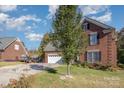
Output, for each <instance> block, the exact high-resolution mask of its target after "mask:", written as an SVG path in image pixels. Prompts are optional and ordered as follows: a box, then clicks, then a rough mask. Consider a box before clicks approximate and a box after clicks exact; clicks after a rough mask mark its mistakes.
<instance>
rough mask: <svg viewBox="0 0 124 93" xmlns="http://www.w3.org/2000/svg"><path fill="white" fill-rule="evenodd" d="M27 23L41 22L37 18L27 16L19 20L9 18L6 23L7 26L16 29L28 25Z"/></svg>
mask: <svg viewBox="0 0 124 93" xmlns="http://www.w3.org/2000/svg"><path fill="white" fill-rule="evenodd" d="M27 21H34V22H39V21H41V20H40V19H39V18H37V17H36V16H31V15H25V16H21V17H19V18H8V19H7V21H6V25H7V26H8V27H11V28H16V27H18V26H23V25H26V22H27Z"/></svg>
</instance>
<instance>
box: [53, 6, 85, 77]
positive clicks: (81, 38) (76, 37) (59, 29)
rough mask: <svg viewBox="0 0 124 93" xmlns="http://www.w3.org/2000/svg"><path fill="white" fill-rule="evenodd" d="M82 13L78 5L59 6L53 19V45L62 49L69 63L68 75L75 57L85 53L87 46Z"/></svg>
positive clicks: (65, 60)
mask: <svg viewBox="0 0 124 93" xmlns="http://www.w3.org/2000/svg"><path fill="white" fill-rule="evenodd" d="M81 18H82V15H81V13H80V12H79V11H78V9H77V6H74V5H63V6H59V9H58V10H57V12H56V14H55V18H54V19H53V23H52V24H53V34H52V37H51V38H52V42H53V45H54V46H55V47H56V48H58V49H60V50H61V51H62V56H63V60H64V62H65V63H67V75H70V67H71V64H72V62H74V59H75V57H77V56H78V55H79V54H80V53H83V52H84V50H85V48H86V46H87V35H86V34H85V32H84V31H82V27H81V26H82V19H81Z"/></svg>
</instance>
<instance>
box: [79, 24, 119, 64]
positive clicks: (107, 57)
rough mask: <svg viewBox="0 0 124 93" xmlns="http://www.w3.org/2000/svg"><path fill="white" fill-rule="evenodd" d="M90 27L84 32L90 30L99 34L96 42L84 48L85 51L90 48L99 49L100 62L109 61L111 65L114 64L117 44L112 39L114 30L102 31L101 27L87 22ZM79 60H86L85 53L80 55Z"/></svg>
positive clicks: (89, 31) (88, 32) (105, 62)
mask: <svg viewBox="0 0 124 93" xmlns="http://www.w3.org/2000/svg"><path fill="white" fill-rule="evenodd" d="M89 25H90V28H89V30H87V31H86V33H87V34H88V36H89V34H90V33H92V32H97V33H98V35H99V38H98V44H96V45H89V46H88V47H87V49H86V51H89V50H90V51H92V50H99V51H100V53H101V58H100V62H101V63H103V64H108V63H109V62H110V63H111V64H113V65H116V63H117V44H116V41H115V39H113V35H114V33H115V30H112V31H110V32H109V33H103V30H104V29H103V28H101V27H99V26H97V25H95V24H92V23H89ZM80 60H81V61H82V62H83V61H87V60H86V53H85V54H83V55H80Z"/></svg>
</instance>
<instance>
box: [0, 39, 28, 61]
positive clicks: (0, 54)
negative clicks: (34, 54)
mask: <svg viewBox="0 0 124 93" xmlns="http://www.w3.org/2000/svg"><path fill="white" fill-rule="evenodd" d="M22 55H28V51H27V49H26V48H25V45H24V43H23V42H22V41H21V40H20V39H19V38H16V37H0V61H17V60H20V57H21V56H22Z"/></svg>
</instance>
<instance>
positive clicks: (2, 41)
mask: <svg viewBox="0 0 124 93" xmlns="http://www.w3.org/2000/svg"><path fill="white" fill-rule="evenodd" d="M16 40H17V38H16V37H1V38H0V50H4V49H5V48H7V47H8V46H9V45H10V44H11V43H13V42H14V41H16Z"/></svg>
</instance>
